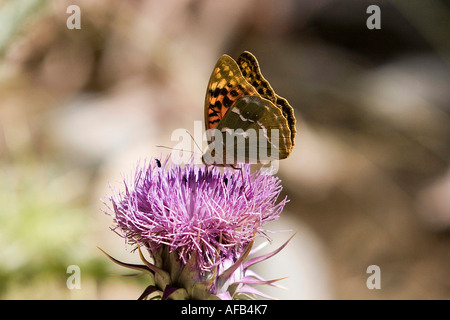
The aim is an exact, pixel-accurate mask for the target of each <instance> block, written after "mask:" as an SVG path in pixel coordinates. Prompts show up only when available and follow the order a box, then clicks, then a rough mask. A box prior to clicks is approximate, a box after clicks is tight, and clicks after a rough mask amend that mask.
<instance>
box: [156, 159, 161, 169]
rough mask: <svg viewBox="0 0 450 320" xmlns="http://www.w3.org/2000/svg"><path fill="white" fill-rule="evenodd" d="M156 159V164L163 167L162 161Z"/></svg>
mask: <svg viewBox="0 0 450 320" xmlns="http://www.w3.org/2000/svg"><path fill="white" fill-rule="evenodd" d="M155 161H156V165H157V166H158V168H161V161H159V160H158V159H155Z"/></svg>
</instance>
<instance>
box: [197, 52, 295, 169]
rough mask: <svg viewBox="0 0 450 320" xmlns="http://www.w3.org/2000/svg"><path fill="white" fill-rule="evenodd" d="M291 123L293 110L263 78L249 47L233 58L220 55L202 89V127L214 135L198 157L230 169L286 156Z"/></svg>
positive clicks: (291, 144)
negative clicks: (203, 115)
mask: <svg viewBox="0 0 450 320" xmlns="http://www.w3.org/2000/svg"><path fill="white" fill-rule="evenodd" d="M295 123H296V120H295V117H294V110H293V108H292V107H291V106H290V105H289V103H288V102H287V100H286V99H284V98H282V97H280V96H279V95H277V94H276V93H275V91H274V90H273V89H272V87H271V86H270V84H269V82H268V81H267V80H266V79H264V77H263V76H262V74H261V71H260V69H259V65H258V61H257V60H256V58H255V56H253V55H252V54H251V53H250V52H248V51H245V52H243V53H242V54H241V55H240V56H239V58H238V59H237V60H234V59H233V58H231V57H230V56H228V55H223V56H222V57H221V58H220V59H219V60H218V61H217V64H216V66H215V67H214V70H213V72H212V74H211V77H210V80H209V83H208V88H207V91H206V98H205V126H206V130H207V131H210V132H211V131H212V132H214V133H213V134H212V135H211V136H210V138H209V141H210V142H211V144H210V145H209V146H208V149H207V151H206V152H205V153H204V154H203V157H202V160H203V162H204V163H206V164H214V165H230V166H232V167H234V165H236V164H237V163H260V162H262V161H264V160H273V159H285V158H287V157H288V156H289V155H290V154H291V152H292V149H293V147H294V139H295V134H296V129H295ZM210 129H216V130H210ZM227 139H232V140H233V141H236V140H239V139H241V140H240V141H241V143H227V142H226V141H227ZM267 150H269V151H270V152H267ZM252 151H253V152H252ZM262 151H264V152H262Z"/></svg>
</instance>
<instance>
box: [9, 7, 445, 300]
mask: <svg viewBox="0 0 450 320" xmlns="http://www.w3.org/2000/svg"><path fill="white" fill-rule="evenodd" d="M73 4H75V5H78V6H79V7H80V9H81V29H79V30H77V29H73V30H70V29H68V28H67V27H66V22H67V19H68V18H69V17H70V16H71V14H72V12H70V13H67V12H66V10H67V8H68V6H69V5H73ZM371 4H375V5H378V6H379V8H380V10H381V29H379V30H376V29H375V30H369V29H368V28H367V26H366V21H367V19H368V18H369V16H370V14H368V13H367V12H366V10H367V7H368V6H369V5H371ZM449 18H450V5H449V1H443V0H433V1H421V0H410V1H400V0H398V1H394V0H392V1H388V0H384V1H381V0H380V1H376V0H373V1H363V0H339V1H338V0H302V1H296V0H280V1H270V0H227V1H206V0H177V1H156V0H154V1H143V0H142V1H141V0H129V1H123V0H97V1H87V0H85V1H75V0H71V1H63V0H58V1H56V0H55V1H42V0H41V1H38V0H9V1H8V0H3V1H0V30H1V31H0V261H1V262H0V299H136V298H137V297H138V296H139V295H140V294H141V291H142V290H143V289H144V288H145V287H146V286H147V280H148V279H145V278H136V279H135V278H133V279H131V278H126V279H124V278H121V277H119V275H121V274H126V273H128V271H127V270H124V269H121V268H120V267H118V266H116V265H114V264H113V263H112V262H111V261H109V260H108V259H107V258H106V257H105V256H104V255H102V253H101V252H100V251H99V250H98V249H97V246H98V247H101V248H102V249H104V250H105V251H107V252H108V253H110V254H111V255H113V256H115V257H116V258H119V259H122V260H125V261H127V262H135V261H138V260H139V258H138V257H137V256H136V255H135V254H132V253H131V252H130V251H131V248H130V247H128V246H126V245H125V242H124V240H123V239H122V238H120V237H119V236H118V235H116V234H115V233H113V232H112V231H111V230H110V229H109V228H110V227H111V226H112V219H111V217H109V216H107V215H105V214H104V210H106V206H105V205H104V204H103V203H102V199H104V198H105V196H106V195H107V194H108V193H109V185H110V184H112V185H118V183H119V182H120V180H121V177H122V175H125V176H127V175H128V176H129V175H130V174H131V172H132V171H133V169H134V168H135V165H136V163H137V162H138V161H139V160H140V159H145V158H150V157H158V156H160V155H161V154H167V151H166V150H164V149H161V148H157V147H156V145H165V146H173V145H174V144H175V142H173V141H171V140H170V136H171V133H172V132H173V130H175V129H178V128H186V129H188V130H190V131H192V130H193V123H194V121H196V120H197V121H201V120H203V108H204V95H205V92H206V85H207V83H208V79H209V76H210V74H211V72H212V69H213V67H214V65H215V63H216V61H217V59H218V58H219V57H220V56H221V55H222V54H224V53H227V54H229V55H231V56H233V57H235V58H236V57H237V56H238V55H239V54H240V53H241V52H242V51H243V50H249V51H251V52H252V53H253V54H254V55H255V56H256V57H257V58H258V60H259V63H260V66H261V70H262V73H263V75H264V76H265V77H266V78H267V79H268V80H269V81H270V83H271V85H272V86H273V88H274V89H275V90H276V92H277V93H278V94H279V95H281V96H283V97H286V98H287V99H288V100H289V102H290V103H291V105H292V106H293V107H294V109H295V115H296V118H297V131H298V134H297V139H296V146H295V148H294V151H293V153H292V155H291V156H290V157H289V158H288V159H286V160H283V161H281V162H280V170H279V172H278V176H279V177H280V178H281V179H282V180H283V187H284V189H283V195H287V196H288V198H289V199H290V202H289V203H288V204H287V206H286V207H285V210H284V212H283V214H282V216H281V217H280V219H279V220H278V221H277V222H276V223H273V225H270V224H269V225H268V228H270V229H273V230H276V229H291V230H293V231H294V232H297V235H296V236H295V238H294V239H293V240H292V242H291V243H290V244H289V245H288V247H287V248H286V249H285V250H283V251H282V252H281V253H279V255H278V256H276V257H275V258H273V259H272V261H270V260H268V261H266V262H264V263H262V264H261V268H260V269H258V272H260V273H261V274H262V275H263V276H266V277H269V278H270V277H274V278H278V277H283V276H288V278H287V279H285V280H283V281H281V282H280V284H281V285H283V286H284V287H286V288H288V289H287V290H283V289H274V291H271V292H270V293H271V294H272V295H273V296H275V297H278V298H281V299H449V298H450V277H449V270H450V167H449V159H450V148H449V147H450V121H449V114H450V90H449V80H450V69H449V62H450V42H449V35H450V19H449ZM291 234H292V232H287V233H277V234H274V235H273V238H274V241H273V243H272V245H270V246H268V247H267V251H272V250H274V249H275V248H276V247H277V246H278V245H279V244H281V243H283V242H284V241H285V240H286V239H287V238H288V237H289V236H290V235H291ZM69 265H77V266H79V267H80V270H81V289H79V290H76V289H74V290H69V289H68V288H67V286H66V280H67V278H68V277H69V276H70V274H68V273H66V270H67V267H68V266H69ZM370 265H377V266H379V267H380V270H381V289H378V290H377V289H374V290H369V289H368V288H367V286H366V281H367V278H368V277H369V276H370V274H368V273H367V272H366V271H367V268H368V266H370ZM261 290H263V289H261Z"/></svg>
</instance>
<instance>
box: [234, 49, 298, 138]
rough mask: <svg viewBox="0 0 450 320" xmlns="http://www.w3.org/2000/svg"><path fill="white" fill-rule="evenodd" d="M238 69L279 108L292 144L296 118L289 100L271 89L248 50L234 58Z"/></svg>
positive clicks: (265, 97)
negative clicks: (289, 132) (285, 120)
mask: <svg viewBox="0 0 450 320" xmlns="http://www.w3.org/2000/svg"><path fill="white" fill-rule="evenodd" d="M236 62H237V64H238V66H239V69H240V70H241V73H242V75H243V77H244V78H245V80H246V81H247V82H248V83H250V84H251V85H252V86H253V87H254V88H255V89H256V91H257V92H258V93H259V95H260V96H261V97H262V98H264V99H267V100H269V101H271V102H272V103H273V104H274V105H275V106H277V107H278V108H280V109H281V111H282V112H283V115H284V117H285V118H286V119H287V121H288V126H289V130H290V131H291V140H292V145H294V144H295V135H296V128H295V127H296V120H295V117H294V109H293V108H292V107H291V106H290V105H289V102H287V100H286V99H285V98H283V97H281V96H279V95H278V94H276V93H275V91H274V90H273V89H272V87H271V86H270V84H269V81H267V80H266V79H265V78H264V77H263V75H262V73H261V70H260V68H259V64H258V60H256V57H255V56H254V55H253V54H251V53H250V52H248V51H244V52H243V53H241V55H240V56H239V58H238V59H237V60H236Z"/></svg>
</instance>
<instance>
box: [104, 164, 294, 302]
mask: <svg viewBox="0 0 450 320" xmlns="http://www.w3.org/2000/svg"><path fill="white" fill-rule="evenodd" d="M241 172H242V174H243V175H242V177H241V176H240V174H237V173H236V172H235V171H234V170H233V169H227V168H225V169H224V170H223V172H222V171H221V170H220V169H219V168H217V167H208V168H207V167H206V166H204V165H203V166H201V167H198V166H196V165H194V164H192V163H188V164H186V165H185V166H184V167H181V166H179V165H174V164H171V163H170V162H169V159H168V158H167V159H166V160H165V161H160V160H152V161H151V162H150V163H148V164H144V165H142V166H138V168H137V170H136V172H135V175H134V179H133V180H132V181H124V186H125V191H124V192H118V191H116V190H114V189H113V195H112V196H110V197H109V198H108V200H109V201H110V202H111V203H112V206H111V207H110V208H109V210H108V211H107V214H110V215H111V216H113V218H114V222H115V227H114V228H113V230H115V231H116V232H117V233H119V234H120V235H121V236H123V237H124V238H125V239H126V240H127V242H128V243H129V244H131V245H133V246H135V248H137V250H138V252H139V255H140V258H141V260H142V262H143V264H142V265H136V264H128V263H124V262H121V261H118V260H116V259H114V258H113V257H111V256H109V255H108V254H107V253H106V252H104V251H103V250H102V251H103V252H104V253H105V254H106V255H107V256H108V257H109V258H110V259H111V260H113V261H114V262H116V263H118V264H119V265H122V266H124V267H128V268H131V269H135V270H137V271H139V272H141V273H144V274H149V275H150V278H151V283H150V284H149V285H148V287H147V288H146V289H145V290H144V292H143V293H142V294H141V296H140V297H139V298H140V299H145V298H149V299H162V300H166V299H175V300H184V299H191V300H206V299H253V298H255V297H256V296H258V295H259V296H263V297H267V296H265V295H264V294H263V293H262V292H260V291H258V290H257V289H256V288H254V287H253V285H256V284H269V285H272V284H273V283H274V282H275V281H277V280H280V279H275V280H264V279H262V278H261V277H259V276H258V275H256V274H254V273H253V272H252V271H251V270H250V269H249V267H250V266H252V265H254V264H255V263H258V262H261V261H264V260H266V259H268V258H270V257H271V256H273V255H274V254H276V253H278V252H279V251H280V250H281V249H282V248H283V247H284V246H285V245H286V244H287V242H288V241H289V240H290V239H289V240H288V241H287V242H286V243H285V244H284V245H283V246H281V247H280V248H279V249H277V250H275V251H274V252H272V253H270V254H266V255H264V256H261V257H256V258H252V259H248V256H249V253H250V251H251V249H252V246H253V242H254V240H255V238H256V237H265V238H267V239H268V237H267V236H266V235H265V232H264V229H263V226H264V224H265V223H267V222H269V221H272V220H275V219H277V218H278V217H279V215H280V213H281V211H282V209H283V207H284V205H285V204H286V202H287V199H286V198H285V199H283V200H281V201H280V202H279V203H277V204H276V200H277V198H278V196H279V194H280V192H281V185H280V180H279V179H278V178H276V177H274V176H273V175H271V174H269V173H267V172H266V171H263V170H257V171H255V172H254V173H250V165H245V166H243V168H242V171H241ZM268 240H270V239H268ZM142 249H145V250H144V252H145V251H146V252H147V253H148V255H149V256H150V260H151V261H149V260H148V259H147V258H145V256H144V252H143V250H142Z"/></svg>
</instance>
